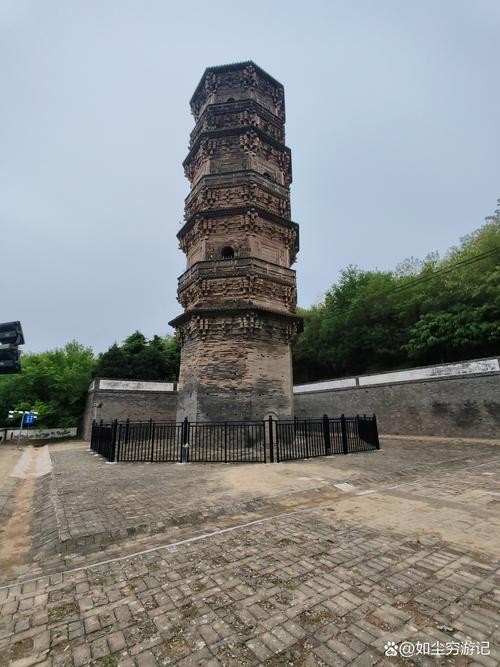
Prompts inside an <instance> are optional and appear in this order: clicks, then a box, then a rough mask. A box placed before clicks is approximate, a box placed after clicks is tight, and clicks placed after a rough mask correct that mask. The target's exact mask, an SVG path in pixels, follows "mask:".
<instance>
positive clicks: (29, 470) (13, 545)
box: [0, 447, 40, 580]
mask: <svg viewBox="0 0 500 667" xmlns="http://www.w3.org/2000/svg"><path fill="white" fill-rule="evenodd" d="M28 452H29V461H27V462H26V464H25V466H23V468H24V474H25V477H24V479H22V478H20V482H19V487H18V489H17V491H16V496H15V499H14V512H13V513H12V515H11V516H10V518H9V519H8V520H7V522H6V524H5V525H4V526H3V527H2V528H1V529H0V572H2V579H4V580H6V579H9V578H14V577H15V576H16V567H17V566H18V565H20V564H22V563H24V562H26V556H27V554H28V552H29V545H30V535H29V528H30V516H31V509H32V504H33V495H34V491H35V476H34V475H35V473H36V470H37V465H38V457H39V455H40V453H39V452H40V450H34V449H33V448H31V447H30V448H29V449H28V450H25V454H28Z"/></svg>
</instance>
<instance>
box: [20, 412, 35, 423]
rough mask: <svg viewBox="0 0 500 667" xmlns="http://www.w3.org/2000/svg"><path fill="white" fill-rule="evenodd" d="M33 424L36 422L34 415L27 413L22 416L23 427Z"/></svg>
mask: <svg viewBox="0 0 500 667" xmlns="http://www.w3.org/2000/svg"><path fill="white" fill-rule="evenodd" d="M35 422H36V415H34V414H33V413H32V412H27V413H26V414H25V415H24V419H23V424H24V425H25V426H30V425H31V424H34V423H35Z"/></svg>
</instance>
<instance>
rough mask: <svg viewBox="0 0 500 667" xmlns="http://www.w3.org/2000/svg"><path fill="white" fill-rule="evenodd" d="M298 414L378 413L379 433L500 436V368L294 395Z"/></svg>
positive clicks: (318, 415) (316, 415)
mask: <svg viewBox="0 0 500 667" xmlns="http://www.w3.org/2000/svg"><path fill="white" fill-rule="evenodd" d="M294 402H295V414H296V415H297V416H298V417H320V416H321V415H323V414H329V415H332V416H334V415H337V414H340V413H342V412H343V413H344V414H346V415H355V414H363V413H366V414H370V413H373V412H374V413H375V414H376V415H377V421H378V427H379V432H380V433H387V434H405V435H412V434H414V435H422V434H425V435H432V436H454V437H460V436H464V437H467V436H469V437H478V438H480V437H485V438H487V437H492V438H498V437H500V374H499V373H497V374H485V375H475V376H465V377H453V378H436V379H433V380H418V381H416V382H398V383H394V384H384V385H376V386H371V387H352V388H347V389H335V390H328V391H322V392H314V393H308V394H296V395H295V396H294Z"/></svg>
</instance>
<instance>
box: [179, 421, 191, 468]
mask: <svg viewBox="0 0 500 667" xmlns="http://www.w3.org/2000/svg"><path fill="white" fill-rule="evenodd" d="M188 460H189V421H188V418H187V417H184V421H183V422H182V448H181V463H187V462H188Z"/></svg>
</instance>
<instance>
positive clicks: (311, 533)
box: [0, 441, 500, 667]
mask: <svg viewBox="0 0 500 667" xmlns="http://www.w3.org/2000/svg"><path fill="white" fill-rule="evenodd" d="M50 451H51V458H52V461H53V464H54V471H53V476H54V478H55V480H56V487H57V491H56V494H57V496H58V498H59V501H58V502H60V504H61V506H62V508H63V510H64V511H63V513H62V515H61V521H60V529H61V528H64V529H65V530H70V531H72V530H77V529H79V531H80V535H81V536H84V535H86V534H87V535H89V534H92V530H93V523H96V525H97V522H98V518H99V516H100V517H101V518H100V521H101V524H102V525H101V526H100V527H101V528H102V526H103V525H105V524H107V525H109V526H110V528H112V527H113V525H116V523H117V522H119V523H120V524H121V525H122V527H123V528H126V527H127V526H128V527H132V526H134V525H137V524H136V522H138V521H140V515H141V513H142V512H143V511H144V510H145V509H147V511H149V512H150V513H151V515H153V514H154V511H155V505H157V507H158V508H160V507H161V506H163V507H165V504H166V503H168V504H169V509H170V514H171V517H172V518H177V520H178V521H179V526H182V527H183V529H184V532H181V533H180V534H179V529H177V533H176V531H175V527H174V526H173V525H170V526H165V533H164V534H163V542H162V543H160V544H163V545H165V544H168V543H171V546H160V545H159V544H158V543H157V544H156V548H153V549H152V550H150V551H149V552H148V553H142V554H137V555H132V556H128V557H123V558H120V559H118V560H115V561H112V562H107V563H105V564H101V565H99V564H97V565H94V566H92V559H91V556H92V554H89V555H87V557H85V556H84V553H85V548H84V547H81V546H80V547H79V545H78V544H76V543H75V544H74V545H73V547H74V558H73V559H71V558H68V559H67V563H66V567H64V566H63V567H61V566H60V569H59V570H58V571H55V570H54V571H47V570H45V572H44V571H43V568H44V567H45V566H46V564H47V563H44V562H42V563H41V564H40V568H41V571H39V572H34V571H33V570H29V569H27V570H26V572H25V575H24V577H23V578H21V579H20V580H18V581H17V582H12V584H13V585H12V586H10V587H8V588H2V587H1V586H0V665H1V666H2V667H7V666H9V667H30V666H31V665H39V666H43V667H60V666H68V667H83V666H86V665H98V666H100V667H112V666H115V665H124V666H131V667H143V666H144V665H151V666H154V665H174V664H175V665H179V666H180V667H187V666H188V665H192V666H194V665H208V666H210V667H219V666H220V667H225V666H227V667H232V666H233V665H241V666H247V665H248V666H249V667H251V666H257V665H264V666H266V667H278V666H283V665H290V666H292V665H293V666H297V667H299V666H308V667H325V665H331V666H333V667H337V666H339V667H343V665H353V666H354V667H362V666H364V665H377V666H381V667H385V666H387V667H390V665H401V666H402V665H406V664H408V665H414V666H415V665H422V666H424V665H431V664H443V665H445V664H446V665H452V666H453V665H455V666H456V667H462V666H465V665H483V666H485V667H494V666H495V665H498V664H499V661H500V650H499V642H500V620H499V619H500V616H499V612H500V597H499V595H498V590H499V585H500V570H499V566H498V558H497V556H498V526H499V520H498V511H497V506H498V499H497V498H496V495H495V494H496V491H495V489H496V488H497V486H498V474H500V448H499V447H498V446H493V445H481V444H478V445H472V444H468V443H459V442H456V443H451V444H448V445H444V444H443V443H441V444H440V443H430V442H425V441H421V442H419V443H418V445H416V444H415V443H409V442H405V441H400V442H390V443H389V442H387V443H383V446H382V450H381V451H380V452H379V453H377V454H360V455H354V456H347V457H340V458H339V457H337V458H335V459H324V460H322V461H321V462H317V461H306V462H301V463H293V464H287V465H286V466H284V467H281V466H264V467H260V466H259V471H260V472H259V479H261V480H262V476H263V475H266V476H268V480H269V481H270V482H271V483H270V485H269V487H268V490H267V491H264V488H263V487H262V486H259V483H258V481H257V478H254V481H253V483H252V484H251V485H248V484H247V486H246V489H245V486H244V485H243V488H242V485H241V484H240V485H239V488H238V489H236V488H234V489H233V490H232V491H231V490H230V489H231V486H232V483H231V480H233V481H234V478H233V477H232V475H233V474H234V471H235V470H238V469H239V470H241V471H243V470H244V471H248V474H250V475H251V474H252V472H251V471H252V470H255V468H254V467H252V466H246V467H245V466H238V467H232V466H222V467H217V466H211V465H209V466H195V465H192V466H183V467H180V466H176V465H172V466H165V465H163V464H153V465H146V464H143V465H138V466H131V465H127V464H117V465H115V466H109V465H108V464H106V463H105V462H104V461H103V460H102V459H100V458H99V457H94V456H92V455H91V454H89V453H88V452H86V451H84V450H82V449H81V448H76V449H75V448H73V447H69V446H60V445H55V446H51V447H50ZM280 471H283V473H282V474H281V473H280ZM276 475H278V477H276ZM245 478H246V475H244V476H243V477H241V479H242V480H244V479H245ZM304 478H305V479H307V480H308V481H307V483H306V482H305V481H304ZM106 479H107V480H108V484H105V483H104V481H105V480H106ZM340 481H344V482H346V481H349V482H350V483H351V485H352V492H350V493H346V492H342V491H339V490H338V489H337V488H336V487H335V486H334V484H336V483H339V482H340ZM443 481H444V482H445V483H443ZM395 483H397V484H398V487H397V488H395ZM0 484H1V480H0ZM131 484H132V485H133V486H131ZM250 487H252V489H251V488H250ZM196 488H199V490H200V493H199V494H198V495H197V494H196V492H194V489H196ZM299 488H302V493H301V494H298V489H299ZM97 490H98V493H97ZM366 491H370V492H371V495H363V494H364V493H365V492H366ZM97 496H98V497H97ZM257 496H258V497H259V498H260V502H259V503H257V504H255V505H254V506H253V507H252V508H251V509H252V513H251V514H250V515H248V514H245V509H244V508H243V506H242V502H243V501H244V500H246V501H249V500H250V498H251V497H253V498H254V499H256V498H257ZM200 497H203V498H205V499H206V502H204V504H202V505H201V506H200V502H199V499H200ZM35 500H36V501H38V500H39V501H40V503H41V504H44V503H45V501H46V500H45V498H38V496H36V497H35ZM35 504H37V503H35ZM384 504H385V505H386V506H387V508H388V509H387V510H386V511H384V510H383V507H384ZM208 506H210V507H211V508H212V509H213V510H215V508H216V507H217V506H218V507H219V508H220V509H221V510H225V511H226V512H227V511H228V510H231V509H232V512H233V516H234V518H233V520H232V524H230V523H229V524H228V522H227V521H228V518H227V515H226V519H224V518H223V515H222V514H221V515H220V516H219V517H217V519H216V523H213V520H214V516H213V515H211V516H208V517H204V516H202V515H199V517H198V519H197V520H196V519H195V520H194V523H191V524H190V523H189V516H190V513H191V515H193V513H194V512H196V511H197V512H199V513H200V512H201V513H203V510H204V509H207V508H208ZM231 506H232V507H231ZM92 508H94V510H92ZM89 510H91V512H92V511H93V512H94V514H95V518H94V519H92V518H91V513H90V514H89ZM103 510H104V511H103ZM286 511H288V512H289V513H288V514H286V515H284V514H283V513H284V512H286ZM292 511H293V512H294V513H290V512H292ZM99 512H100V514H99ZM371 512H374V513H373V514H372V513H371ZM113 515H114V517H113ZM451 516H454V517H455V522H454V523H455V526H454V527H455V532H453V530H450V528H451V529H453V526H452V525H451V524H452V523H453V522H452V521H450V517H451ZM162 518H165V517H162ZM192 518H193V519H194V517H192ZM229 519H230V517H229ZM250 519H253V520H259V519H260V520H261V521H260V522H257V523H253V524H251V525H246V526H242V527H239V528H237V529H235V530H231V531H228V532H225V533H222V532H217V529H218V528H224V526H227V525H234V524H235V523H238V524H242V523H244V521H246V520H247V521H248V520H250ZM262 519H263V520H262ZM196 521H198V525H196ZM1 527H2V526H0V528H1ZM33 528H34V529H37V527H36V526H33ZM200 529H201V531H203V532H204V533H209V532H211V531H214V532H213V534H211V535H206V536H201V532H200ZM189 531H190V532H189ZM139 537H140V536H136V539H137V538H139ZM183 537H193V538H197V539H196V541H191V542H184V543H180V540H182V538H183ZM200 537H201V539H200ZM495 539H496V540H497V541H496V542H495ZM174 542H177V544H173V543H174ZM140 544H141V543H140V542H139V541H136V542H129V543H125V542H122V543H121V548H122V554H121V555H123V556H125V555H126V553H127V551H126V549H125V547H127V548H128V549H129V550H130V551H129V552H128V553H133V552H134V551H139V550H140ZM152 545H153V536H151V535H149V536H148V541H147V543H146V544H144V545H143V547H142V548H143V549H145V548H148V547H151V546H152ZM104 546H105V545H101V548H104ZM153 546H154V545H153ZM115 547H116V544H115ZM98 549H99V546H98V545H95V553H94V556H95V560H97V559H100V560H102V559H104V558H107V557H109V556H110V552H108V551H107V552H106V553H101V554H99V553H98ZM114 555H115V556H116V555H119V554H116V553H115V554H114ZM61 565H63V564H61ZM75 566H81V569H78V570H76V571H70V570H69V569H66V568H70V567H75ZM37 574H38V575H39V576H38V577H37V578H35V580H33V581H23V579H27V578H29V577H33V576H35V577H36V575H37ZM467 639H469V640H473V641H489V642H490V655H488V656H471V657H465V656H456V657H450V658H447V659H442V660H441V661H440V660H437V661H434V660H428V659H426V658H423V657H422V656H415V657H414V658H412V659H411V660H409V661H403V660H402V659H399V658H389V659H388V658H386V657H385V656H384V645H385V643H386V642H387V641H395V642H400V641H402V640H409V641H417V640H419V641H430V642H433V641H437V640H439V641H441V642H443V643H444V642H449V641H458V642H460V641H465V640H467Z"/></svg>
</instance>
